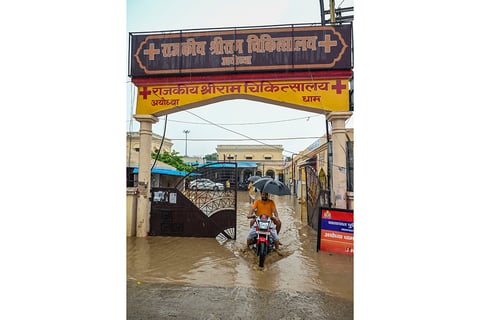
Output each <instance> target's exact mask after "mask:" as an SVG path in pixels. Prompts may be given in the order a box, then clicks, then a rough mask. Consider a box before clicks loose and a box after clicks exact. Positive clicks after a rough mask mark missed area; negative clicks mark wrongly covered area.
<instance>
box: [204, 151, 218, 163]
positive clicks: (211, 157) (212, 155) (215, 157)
mask: <svg viewBox="0 0 480 320" xmlns="http://www.w3.org/2000/svg"><path fill="white" fill-rule="evenodd" d="M205 160H207V161H217V160H218V155H217V154H216V153H210V154H206V155H205Z"/></svg>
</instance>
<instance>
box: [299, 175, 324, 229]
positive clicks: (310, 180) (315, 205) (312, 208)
mask: <svg viewBox="0 0 480 320" xmlns="http://www.w3.org/2000/svg"><path fill="white" fill-rule="evenodd" d="M304 168H305V179H306V193H307V199H306V200H307V223H308V225H309V226H311V227H312V228H313V229H315V230H316V231H318V219H319V213H320V207H322V208H329V207H330V192H329V191H328V190H327V189H325V187H324V186H323V185H322V183H321V182H320V179H319V177H318V173H317V170H315V168H313V167H312V166H305V167H304Z"/></svg>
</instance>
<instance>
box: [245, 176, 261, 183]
mask: <svg viewBox="0 0 480 320" xmlns="http://www.w3.org/2000/svg"><path fill="white" fill-rule="evenodd" d="M261 178H262V177H260V176H250V177H248V179H247V181H249V182H255V181H257V180H258V179H261Z"/></svg>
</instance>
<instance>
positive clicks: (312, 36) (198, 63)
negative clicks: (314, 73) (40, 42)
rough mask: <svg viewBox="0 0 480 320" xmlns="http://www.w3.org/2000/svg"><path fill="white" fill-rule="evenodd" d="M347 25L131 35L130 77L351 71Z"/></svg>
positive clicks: (349, 35) (350, 34) (349, 39)
mask: <svg viewBox="0 0 480 320" xmlns="http://www.w3.org/2000/svg"><path fill="white" fill-rule="evenodd" d="M351 45H352V26H351V25H350V24H348V25H338V26H293V25H292V26H289V27H278V28H273V27H270V28H266V27H265V28H255V29H233V30H214V31H202V32H195V31H189V32H182V31H180V32H159V33H149V34H141V33H132V34H131V35H130V76H131V77H142V76H161V75H181V74H192V73H195V74H200V73H225V72H230V73H231V72H248V71H288V70H296V71H297V70H322V69H351V68H352V54H351V52H352V47H351Z"/></svg>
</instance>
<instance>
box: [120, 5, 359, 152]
mask: <svg viewBox="0 0 480 320" xmlns="http://www.w3.org/2000/svg"><path fill="white" fill-rule="evenodd" d="M325 2H326V6H327V7H326V9H328V1H325ZM336 5H337V7H338V6H339V5H341V7H351V6H353V0H345V1H343V2H342V1H336ZM309 22H316V23H318V22H320V4H319V1H318V0H300V1H299V0H262V1H258V0H242V1H226V0H206V1H196V0H179V1H148V0H142V1H138V0H128V1H127V31H128V32H142V31H163V30H184V29H198V28H216V27H242V26H261V25H275V24H296V23H309ZM128 80H129V79H128ZM128 80H127V81H128ZM135 92H136V88H135V86H134V85H133V84H132V83H131V82H128V83H127V120H126V130H127V131H137V130H138V128H139V123H138V122H137V121H136V120H131V118H132V117H131V115H132V114H134V113H135V103H136V101H135V99H134V98H132V97H135ZM353 121H354V117H353V116H352V118H351V119H350V120H349V121H348V122H347V127H351V128H353ZM212 123H213V124H212ZM164 125H165V117H164V116H162V117H159V122H158V123H156V124H155V125H154V126H153V131H154V133H157V134H159V135H163V132H164ZM325 129H326V123H325V116H324V115H322V114H318V113H312V112H306V111H299V110H295V109H290V108H286V107H279V106H275V105H271V104H265V103H260V102H255V101H250V100H243V99H241V100H230V101H224V102H219V103H215V104H211V105H207V106H204V107H199V108H194V109H190V110H188V111H182V112H176V113H172V114H170V115H168V116H167V127H166V132H165V136H166V137H167V138H170V139H172V140H173V141H172V142H173V143H174V145H173V149H174V150H176V151H178V152H179V153H180V154H181V155H184V154H185V151H187V154H188V155H189V156H203V155H205V154H210V153H215V152H216V149H215V148H216V146H217V145H219V144H254V145H261V144H274V145H282V146H283V147H284V155H285V156H290V155H291V153H298V152H299V151H301V150H304V149H306V148H307V147H308V146H309V145H311V144H312V143H314V142H315V141H316V140H317V139H318V138H319V137H321V136H322V135H324V134H325ZM184 130H188V131H189V133H188V134H187V135H186V134H185V133H184ZM186 137H187V143H186V144H185V138H186ZM220 139H222V140H220ZM185 149H186V150H185Z"/></svg>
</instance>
